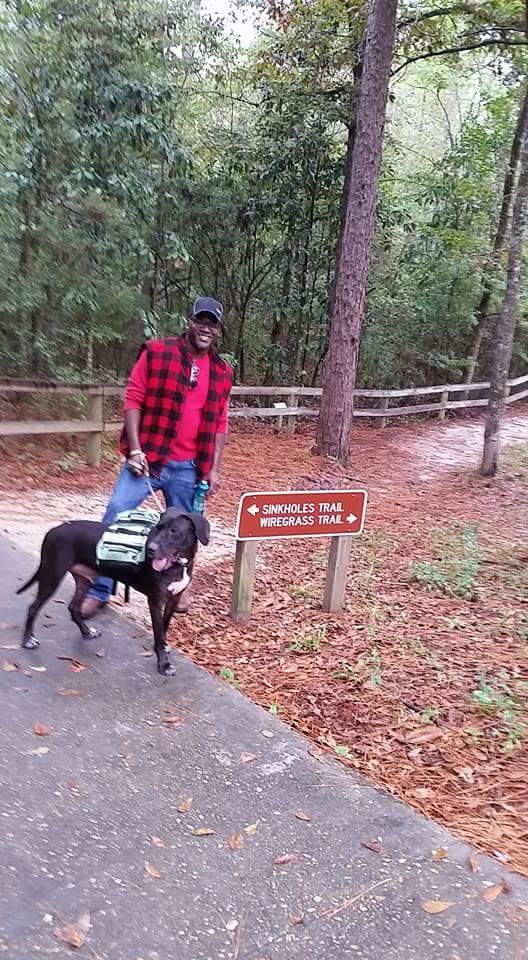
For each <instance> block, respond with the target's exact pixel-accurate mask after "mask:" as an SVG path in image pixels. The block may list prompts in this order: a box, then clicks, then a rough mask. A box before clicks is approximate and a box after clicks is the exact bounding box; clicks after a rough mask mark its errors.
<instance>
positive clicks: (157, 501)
mask: <svg viewBox="0 0 528 960" xmlns="http://www.w3.org/2000/svg"><path fill="white" fill-rule="evenodd" d="M134 453H136V454H138V453H142V456H143V474H142V476H144V477H145V480H146V481H147V487H148V488H149V491H150V495H151V497H152V499H153V500H154V503H155V504H156V506H157V508H158V510H159V512H160V513H165V509H166V508H165V506H164V504H163V503H162V502H161V500H160V498H159V496H158V494H157V493H156V491H155V490H154V488H153V486H152V483H151V480H150V470H149V464H148V460H147V458H146V456H145V454H144V453H143V451H140V450H136V451H134V450H133V451H132V455H133V454H134Z"/></svg>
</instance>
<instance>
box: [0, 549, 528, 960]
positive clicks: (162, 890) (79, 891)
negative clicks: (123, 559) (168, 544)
mask: <svg viewBox="0 0 528 960" xmlns="http://www.w3.org/2000/svg"><path fill="white" fill-rule="evenodd" d="M0 564H1V568H2V571H3V574H2V578H1V582H0V601H1V607H0V609H1V611H2V612H1V620H2V623H1V624H0V644H1V645H2V648H1V649H0V663H2V662H3V664H4V666H5V664H10V663H12V662H14V663H17V664H18V667H19V669H17V670H13V669H11V670H8V671H6V670H5V669H4V670H0V734H1V750H0V814H1V820H0V956H3V955H5V956H6V957H7V958H9V960H36V958H42V957H53V958H54V957H57V958H59V960H60V958H63V957H71V955H72V948H71V947H70V946H68V945H67V944H66V943H64V942H63V941H61V940H59V939H57V937H56V935H55V930H56V928H60V927H61V926H63V925H64V924H65V923H66V922H72V921H74V920H75V919H76V918H78V917H79V915H80V914H82V913H83V912H86V911H88V912H89V913H90V918H91V924H92V926H91V929H90V930H89V933H88V937H87V940H86V942H85V943H84V945H82V946H80V947H79V949H78V950H76V951H73V952H74V953H75V954H76V955H78V956H79V957H86V958H90V957H91V958H92V960H97V958H99V960H223V958H226V960H227V958H232V960H234V958H238V960H276V958H277V960H283V958H284V960H289V958H295V960H341V958H345V957H347V958H348V957H355V958H358V960H359V958H364V960H392V958H394V960H396V958H398V960H399V958H402V960H436V958H438V960H474V958H476V957H478V958H479V960H483V958H488V957H489V958H496V960H500V958H504V960H521V958H522V957H523V956H524V955H525V949H526V944H527V932H528V922H527V918H528V913H526V912H525V910H526V907H527V904H528V881H525V880H523V879H522V878H520V877H517V876H515V875H512V874H510V875H508V877H507V879H508V883H509V885H510V889H509V891H508V892H506V893H502V894H501V895H500V896H499V897H498V898H497V899H496V900H495V901H494V902H492V903H488V902H486V901H485V900H484V899H483V897H482V894H483V892H484V891H485V890H486V889H490V887H489V886H488V887H486V884H488V885H489V884H492V883H498V882H500V881H501V878H502V877H503V876H504V875H505V868H504V867H501V865H500V864H498V863H495V862H492V861H491V860H489V859H488V858H486V857H484V856H479V858H478V859H479V862H480V871H479V873H477V874H474V873H472V872H471V870H470V869H469V866H468V856H469V855H470V854H471V853H472V851H471V848H470V847H468V845H467V844H465V843H463V842H461V841H459V840H455V839H454V838H453V837H452V836H451V835H450V834H449V833H448V832H447V831H446V830H444V829H442V828H441V827H439V826H437V825H435V824H433V823H431V822H429V821H427V820H426V819H424V818H423V817H420V816H419V815H417V814H416V813H414V812H412V811H411V810H409V809H407V808H406V807H405V806H404V805H402V804H401V803H399V802H398V801H396V800H395V799H394V798H392V797H390V796H388V795H387V794H384V793H383V792H381V791H379V790H376V789H375V788H373V787H372V786H370V785H369V784H368V783H367V782H366V781H365V780H363V779H361V778H360V777H355V776H351V775H350V774H349V773H348V772H347V771H346V770H345V769H344V768H342V767H341V766H340V765H339V764H337V763H334V762H333V761H331V760H329V759H327V758H324V759H323V762H321V761H320V760H318V759H316V758H315V757H314V756H312V755H311V754H310V749H311V748H310V745H309V743H308V742H307V741H306V740H304V739H303V738H302V737H300V736H297V735H296V734H294V733H292V732H291V731H290V730H289V729H288V728H287V727H285V726H284V725H283V724H281V723H280V722H279V721H278V720H277V719H276V718H273V717H270V716H269V715H267V714H266V713H265V712H264V711H262V710H261V709H260V708H258V707H256V706H254V705H253V704H252V703H251V702H250V701H248V700H246V699H245V698H244V697H242V696H241V695H240V694H238V693H237V692H236V691H234V690H232V689H230V688H229V687H228V686H226V685H225V684H223V683H221V682H220V681H218V680H216V679H215V678H213V677H211V676H210V675H208V674H207V673H205V672H204V671H203V670H201V669H199V668H198V667H196V666H194V665H193V664H191V663H189V662H188V661H187V660H185V659H184V658H183V657H176V658H175V662H176V664H177V667H178V673H177V676H176V677H175V678H171V679H161V678H160V677H159V676H158V675H157V674H156V672H155V664H154V658H153V657H152V656H149V657H145V656H143V652H144V647H149V641H148V638H147V637H146V635H144V634H141V633H140V630H139V628H135V627H134V626H133V625H131V624H130V622H128V621H126V620H125V619H122V618H120V617H119V615H118V614H116V613H108V614H105V615H104V617H103V622H104V633H105V635H104V640H103V641H96V642H95V643H92V644H91V645H90V644H86V643H84V644H83V643H82V642H81V640H80V638H78V637H77V635H76V628H75V627H73V625H72V624H71V623H70V621H69V619H67V611H66V609H65V606H64V604H63V603H61V602H52V603H50V604H49V606H48V607H47V609H46V614H47V616H46V615H44V616H43V617H42V619H41V621H40V630H39V631H38V632H39V634H40V636H41V639H42V646H41V649H40V651H38V652H36V653H28V652H23V651H21V650H19V649H18V648H17V649H11V646H12V645H13V644H15V643H17V641H18V636H19V625H20V623H21V621H22V619H23V614H24V612H25V608H26V603H27V599H26V596H24V597H15V596H14V594H13V590H14V588H15V586H16V585H17V583H19V582H20V580H21V579H22V578H24V577H25V576H26V575H27V574H28V573H29V572H30V571H31V570H32V569H33V560H31V559H30V558H29V557H28V556H27V555H25V554H23V553H22V552H20V551H19V550H16V549H15V547H14V546H13V545H12V544H11V543H10V542H9V541H7V540H5V539H4V540H0ZM69 592H70V585H69V584H68V585H67V590H66V591H65V593H63V594H60V595H59V598H61V597H62V596H64V595H66V596H67V595H68V594H69ZM182 626H183V621H182ZM102 645H104V648H105V654H106V655H105V656H104V657H101V656H97V655H96V653H97V651H98V652H99V653H102V650H101V646H102ZM61 656H66V657H68V656H69V657H77V658H79V659H80V660H82V661H83V662H84V663H85V664H86V666H87V668H86V669H84V670H82V671H81V672H74V671H72V669H71V666H72V664H71V663H70V662H69V661H68V660H63V659H58V658H59V657H61ZM39 667H41V668H45V670H39V669H38V668H39ZM74 690H75V691H79V693H78V694H73V695H72V691H74ZM67 691H69V694H70V695H65V694H66V692H67ZM169 717H180V718H183V722H178V721H176V722H173V723H170V722H167V718H169ZM35 723H40V724H46V725H47V726H48V727H50V728H51V731H52V732H51V735H49V736H37V735H36V734H35V732H34V731H33V725H34V724H35ZM42 748H47V751H48V752H46V753H41V754H40V755H39V753H36V752H35V751H40V750H41V749H42ZM244 753H245V754H256V755H257V756H256V759H254V760H250V761H249V762H242V760H241V755H242V754H244ZM189 797H192V806H191V808H190V809H189V810H188V812H183V813H182V812H179V811H178V806H179V805H181V804H182V802H184V801H185V800H186V799H187V798H189ZM299 812H301V813H304V814H306V815H308V816H309V817H310V818H311V819H310V821H309V822H307V821H305V820H302V819H299V818H298V817H296V813H299ZM255 824H257V825H258V826H257V827H255V826H254V825H255ZM252 825H253V826H252ZM199 828H210V829H212V830H214V833H212V834H210V835H204V836H199V835H195V833H193V831H195V830H196V829H199ZM244 828H249V829H248V830H247V832H245V830H244ZM252 831H255V832H252ZM152 837H155V838H159V839H157V840H156V841H155V842H153V841H152V839H151V838H152ZM233 837H236V838H237V839H236V840H235V841H233V842H234V845H236V843H238V842H240V841H239V839H238V838H240V837H242V838H243V839H242V841H241V842H240V846H238V848H236V849H231V848H230V846H229V839H230V838H233ZM372 841H374V843H375V844H376V843H378V844H380V850H372V849H369V848H368V847H366V846H365V845H364V844H365V842H367V843H368V842H372ZM161 843H162V844H163V846H161V845H160V844H161ZM438 848H445V849H446V850H447V851H448V853H449V856H448V858H447V859H445V860H443V861H440V862H433V860H432V851H433V850H435V849H438ZM284 855H292V857H293V859H292V861H291V862H289V863H283V864H280V863H277V858H280V857H281V856H284ZM145 864H149V865H150V866H149V868H148V869H149V870H150V872H151V873H159V874H161V876H159V877H156V876H155V877H152V876H149V875H148V873H147V870H146V868H145ZM427 900H442V901H452V902H453V904H454V905H453V906H452V907H450V908H449V909H448V910H446V911H445V912H444V913H441V914H439V915H437V916H431V915H429V914H428V913H426V912H425V910H424V908H423V903H424V901H427ZM346 901H351V902H350V903H349V905H348V906H347V905H346ZM519 903H520V904H521V906H520V907H519ZM523 905H524V909H523ZM297 921H300V922H297Z"/></svg>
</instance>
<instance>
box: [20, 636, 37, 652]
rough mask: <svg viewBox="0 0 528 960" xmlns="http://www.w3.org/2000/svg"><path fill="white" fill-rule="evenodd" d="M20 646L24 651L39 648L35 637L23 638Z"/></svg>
mask: <svg viewBox="0 0 528 960" xmlns="http://www.w3.org/2000/svg"><path fill="white" fill-rule="evenodd" d="M22 646H23V647H24V649H25V650H37V649H38V647H40V643H39V641H38V640H37V638H36V637H24V639H23V640H22Z"/></svg>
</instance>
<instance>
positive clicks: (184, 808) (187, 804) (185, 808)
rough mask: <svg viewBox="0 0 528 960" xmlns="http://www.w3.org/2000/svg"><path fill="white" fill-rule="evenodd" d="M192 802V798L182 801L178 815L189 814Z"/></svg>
mask: <svg viewBox="0 0 528 960" xmlns="http://www.w3.org/2000/svg"><path fill="white" fill-rule="evenodd" d="M192 802H193V798H192V797H187V800H183V801H182V802H181V803H180V805H179V807H178V813H189V810H190V809H191V807H192Z"/></svg>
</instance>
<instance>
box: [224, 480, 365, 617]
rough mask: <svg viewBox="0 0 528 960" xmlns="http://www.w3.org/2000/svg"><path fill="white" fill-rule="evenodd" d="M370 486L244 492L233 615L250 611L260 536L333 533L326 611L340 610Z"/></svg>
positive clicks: (238, 540)
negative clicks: (352, 551)
mask: <svg viewBox="0 0 528 960" xmlns="http://www.w3.org/2000/svg"><path fill="white" fill-rule="evenodd" d="M366 506H367V493H366V491H365V490H293V491H290V490H287V491H272V492H268V493H245V494H244V495H243V497H242V498H241V500H240V504H239V507H238V520H237V526H236V537H237V546H236V555H235V573H234V578H233V594H232V599H231V616H232V617H233V618H234V619H235V620H247V619H248V617H249V616H250V614H251V604H252V600H253V588H254V584H255V565H256V559H257V549H258V542H259V540H286V539H291V538H293V537H330V538H331V544H330V555H329V559H328V567H327V571H326V583H325V591H324V597H323V610H325V611H327V612H332V613H337V612H338V611H339V610H342V609H343V604H344V600H345V589H346V578H347V571H348V560H349V556H350V550H351V547H352V537H354V536H358V535H359V534H360V533H362V532H363V526H364V523H365V510H366Z"/></svg>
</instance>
